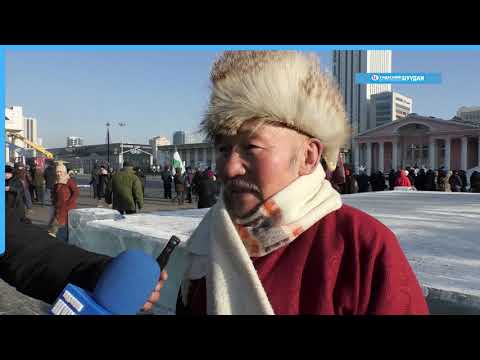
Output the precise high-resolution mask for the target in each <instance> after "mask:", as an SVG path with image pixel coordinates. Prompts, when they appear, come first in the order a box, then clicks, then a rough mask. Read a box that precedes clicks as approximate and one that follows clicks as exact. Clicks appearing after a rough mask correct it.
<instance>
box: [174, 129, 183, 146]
mask: <svg viewBox="0 0 480 360" xmlns="http://www.w3.org/2000/svg"><path fill="white" fill-rule="evenodd" d="M183 144H185V132H184V131H175V132H174V133H173V145H183Z"/></svg>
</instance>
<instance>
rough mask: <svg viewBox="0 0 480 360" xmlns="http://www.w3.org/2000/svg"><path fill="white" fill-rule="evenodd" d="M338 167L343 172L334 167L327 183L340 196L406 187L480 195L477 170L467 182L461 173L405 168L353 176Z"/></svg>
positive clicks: (349, 171)
mask: <svg viewBox="0 0 480 360" xmlns="http://www.w3.org/2000/svg"><path fill="white" fill-rule="evenodd" d="M342 166H343V169H340V170H339V169H338V168H337V169H336V170H335V171H334V172H332V173H331V175H330V180H331V182H332V183H334V186H335V187H336V189H337V191H339V192H340V193H341V194H354V193H357V192H358V193H363V192H369V191H385V190H394V189H395V188H396V187H410V188H412V189H414V190H417V191H443V192H472V193H480V172H478V171H474V172H473V173H472V174H471V175H470V179H467V173H466V172H465V171H463V170H451V171H447V170H445V169H444V168H440V169H437V170H432V169H425V168H422V169H419V168H417V167H414V168H410V167H406V168H405V169H398V170H397V171H395V170H394V169H391V170H390V172H389V173H388V174H384V173H383V172H381V171H375V172H373V173H371V174H370V175H368V174H367V172H366V171H365V170H360V173H359V174H353V172H352V170H351V169H350V167H349V166H347V165H342Z"/></svg>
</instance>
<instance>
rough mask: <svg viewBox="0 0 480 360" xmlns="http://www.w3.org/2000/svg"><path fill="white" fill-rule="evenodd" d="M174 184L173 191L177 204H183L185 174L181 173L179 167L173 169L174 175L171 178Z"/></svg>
mask: <svg viewBox="0 0 480 360" xmlns="http://www.w3.org/2000/svg"><path fill="white" fill-rule="evenodd" d="M173 182H174V184H175V193H176V198H177V201H178V205H183V203H184V201H185V175H183V174H182V169H181V168H176V169H175V177H174V178H173Z"/></svg>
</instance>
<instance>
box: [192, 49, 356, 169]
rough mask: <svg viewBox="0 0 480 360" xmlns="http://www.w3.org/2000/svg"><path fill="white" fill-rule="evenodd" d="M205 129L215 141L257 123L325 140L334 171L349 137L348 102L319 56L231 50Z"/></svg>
mask: <svg viewBox="0 0 480 360" xmlns="http://www.w3.org/2000/svg"><path fill="white" fill-rule="evenodd" d="M210 79H211V82H212V93H211V97H210V104H209V108H208V111H207V113H206V115H205V118H204V120H203V121H202V124H201V127H202V130H203V131H204V132H206V133H207V135H208V136H209V137H210V138H214V137H215V136H217V135H235V134H236V133H237V131H238V129H239V128H240V127H241V126H242V124H243V123H244V122H245V121H247V120H251V119H263V120H267V121H270V122H278V123H280V124H284V125H285V126H287V127H291V128H294V129H297V130H299V131H300V132H303V133H306V134H308V135H310V136H312V137H315V138H317V139H319V140H320V141H321V142H322V143H323V145H324V150H323V155H322V156H323V158H324V160H325V162H326V164H327V166H328V168H329V170H332V171H333V170H334V169H335V167H336V164H337V159H338V154H339V150H340V147H341V146H343V145H344V144H345V143H346V141H347V139H348V136H349V133H350V131H349V127H348V125H347V115H346V113H345V108H344V102H343V98H342V96H341V94H340V92H339V90H338V87H337V85H336V83H335V82H334V81H333V80H332V79H331V78H330V77H329V76H328V75H327V74H326V73H323V72H321V70H320V64H319V61H318V57H317V56H316V55H314V54H305V53H301V52H297V51H227V52H225V53H223V54H222V55H221V56H220V58H219V59H218V60H217V61H216V62H215V64H214V65H213V68H212V72H211V76H210Z"/></svg>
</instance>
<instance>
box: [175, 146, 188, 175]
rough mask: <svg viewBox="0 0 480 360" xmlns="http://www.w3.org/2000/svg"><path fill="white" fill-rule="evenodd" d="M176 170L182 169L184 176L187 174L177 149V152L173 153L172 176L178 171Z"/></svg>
mask: <svg viewBox="0 0 480 360" xmlns="http://www.w3.org/2000/svg"><path fill="white" fill-rule="evenodd" d="M176 168H180V169H182V174H183V173H184V172H185V165H184V163H183V161H182V158H181V157H180V154H179V153H178V150H177V149H175V152H174V153H173V159H172V174H174V175H175V173H176V170H175V169H176Z"/></svg>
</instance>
